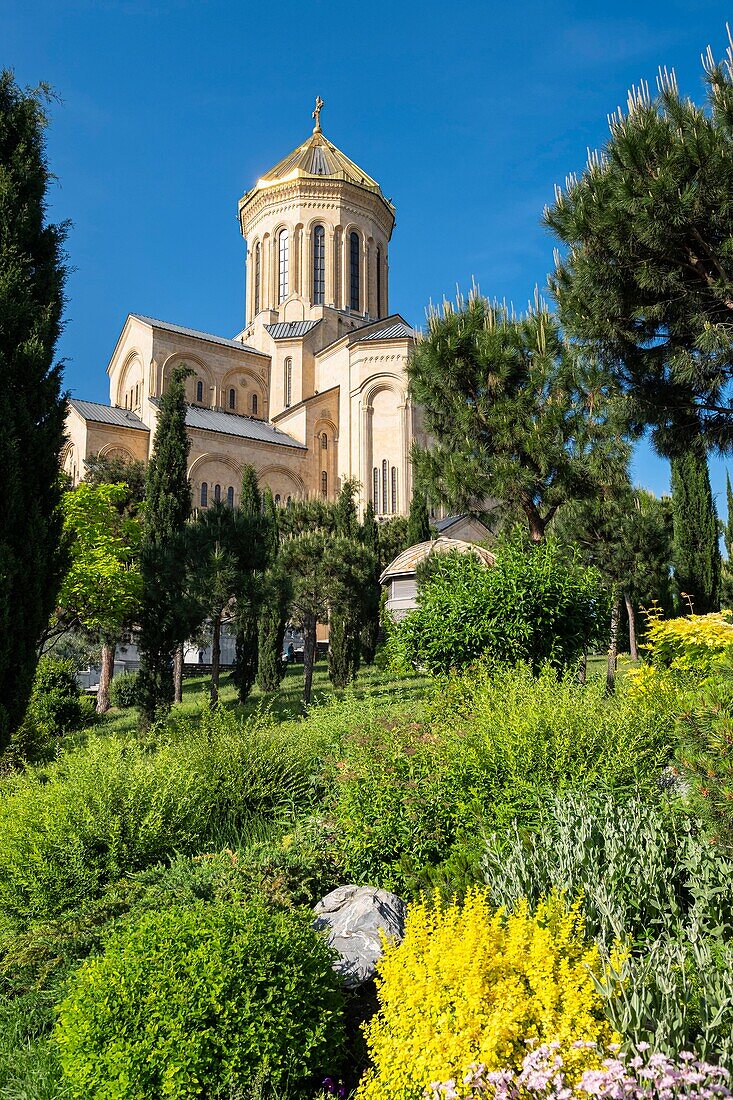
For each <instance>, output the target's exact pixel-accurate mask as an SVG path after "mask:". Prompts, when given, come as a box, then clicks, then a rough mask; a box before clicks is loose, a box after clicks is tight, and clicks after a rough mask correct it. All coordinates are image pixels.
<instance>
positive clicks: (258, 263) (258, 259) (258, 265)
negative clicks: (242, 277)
mask: <svg viewBox="0 0 733 1100" xmlns="http://www.w3.org/2000/svg"><path fill="white" fill-rule="evenodd" d="M261 275H262V251H261V249H260V242H259V241H258V242H257V244H256V245H255V277H254V278H255V310H254V312H255V317H256V316H257V314H258V313H259V312H260V278H261Z"/></svg>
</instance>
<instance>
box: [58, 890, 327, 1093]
mask: <svg viewBox="0 0 733 1100" xmlns="http://www.w3.org/2000/svg"><path fill="white" fill-rule="evenodd" d="M332 957H333V956H332V953H331V951H330V949H329V948H328V947H327V945H326V942H325V940H324V939H323V938H322V937H320V936H319V935H318V934H317V933H315V932H314V931H313V929H312V927H311V918H310V917H309V915H308V914H306V913H295V912H286V911H284V910H272V909H268V908H267V907H266V906H264V905H263V904H262V903H261V902H257V901H254V900H250V901H249V902H247V903H246V904H241V903H240V904H226V903H215V904H212V905H206V904H201V903H199V904H197V905H190V906H185V907H175V906H174V907H172V908H170V909H168V910H165V911H161V912H151V913H148V914H145V915H144V916H142V917H141V918H140V919H139V920H138V921H137V922H136V923H135V924H134V925H132V926H130V927H127V928H125V929H124V930H122V931H120V932H119V933H117V934H116V935H115V936H113V937H112V938H111V939H110V940H109V941H108V943H107V946H106V949H105V951H104V954H103V955H102V956H100V957H99V958H94V959H90V960H88V961H87V962H86V963H84V964H83V966H82V967H81V968H80V969H79V971H77V973H76V975H75V976H74V977H73V979H72V980H71V982H70V985H69V992H68V996H67V997H66V999H65V1000H64V1001H63V1002H62V1004H61V1005H60V1007H59V1012H58V1023H57V1026H56V1030H55V1037H56V1041H57V1044H58V1048H59V1052H60V1061H61V1065H62V1068H63V1071H64V1076H65V1078H66V1081H67V1082H68V1083H69V1085H70V1086H71V1095H72V1096H73V1097H78V1098H79V1100H82V1098H83V1100H86V1098H87V1097H89V1096H95V1097H98V1098H99V1100H103V1098H107V1100H112V1098H117V1097H119V1098H122V1097H132V1096H139V1097H152V1096H169V1097H172V1098H175V1100H187V1098H191V1100H194V1098H198V1097H200V1096H202V1095H207V1096H212V1095H217V1094H218V1091H217V1090H221V1092H222V1093H224V1092H225V1093H226V1095H229V1096H231V1095H238V1094H239V1091H238V1090H241V1094H242V1095H251V1092H249V1091H247V1090H248V1088H250V1087H251V1086H252V1085H253V1083H254V1082H255V1081H256V1080H257V1079H258V1077H259V1078H261V1076H262V1074H263V1072H266V1073H267V1074H268V1081H269V1082H270V1083H271V1084H272V1086H273V1087H275V1088H278V1087H279V1088H284V1087H285V1086H287V1087H288V1088H289V1089H290V1090H291V1093H290V1094H291V1095H293V1096H296V1095H308V1091H307V1090H308V1086H310V1090H309V1091H310V1094H311V1095H312V1092H313V1091H314V1090H313V1087H312V1086H313V1084H314V1082H315V1081H316V1080H317V1079H318V1080H320V1079H322V1077H323V1075H324V1073H326V1072H328V1071H330V1070H335V1071H338V1068H339V1064H340V1059H341V1053H342V1044H343V1024H342V1011H343V993H342V990H341V985H340V980H339V978H338V977H337V976H336V975H335V973H334V971H333V970H332V967H331V962H332Z"/></svg>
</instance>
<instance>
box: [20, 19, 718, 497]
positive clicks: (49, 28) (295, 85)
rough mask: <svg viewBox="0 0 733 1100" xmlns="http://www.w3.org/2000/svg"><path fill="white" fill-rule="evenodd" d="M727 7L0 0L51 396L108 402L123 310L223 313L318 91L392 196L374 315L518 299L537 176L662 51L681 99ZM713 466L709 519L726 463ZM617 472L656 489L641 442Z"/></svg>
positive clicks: (214, 322)
mask: <svg viewBox="0 0 733 1100" xmlns="http://www.w3.org/2000/svg"><path fill="white" fill-rule="evenodd" d="M730 16H731V9H730V7H727V8H726V5H724V4H722V3H712V2H707V0H694V2H693V0H665V2H663V3H662V2H656V0H654V2H646V3H639V2H638V0H637V2H636V3H633V4H632V3H630V2H620V0H617V2H616V3H614V4H612V5H611V4H600V3H593V2H589V0H586V2H585V3H584V2H569V0H568V2H560V3H551V2H550V3H547V2H546V3H539V2H535V0H531V2H526V3H521V2H519V3H517V2H514V3H509V2H504V0H501V2H493V3H491V2H480V0H463V2H462V3H454V4H450V3H447V2H445V0H443V2H440V3H438V2H436V0H425V2H423V3H420V4H417V3H411V2H405V0H392V2H390V3H387V2H384V0H370V2H368V3H367V2H365V3H362V4H361V5H356V4H354V3H351V4H349V3H344V2H342V3H340V4H337V3H333V2H332V0H308V2H307V3H306V2H302V3H294V2H292V0H280V2H279V3H277V4H275V3H272V4H265V3H261V2H257V0H249V2H243V0H210V2H206V0H194V2H186V0H160V2H149V0H77V2H67V0H51V2H49V0H32V2H28V0H25V2H24V3H20V2H17V0H2V2H1V3H0V32H1V33H0V65H2V66H6V65H7V66H10V67H12V68H14V69H15V72H16V76H17V78H18V80H19V81H20V82H21V83H23V84H35V83H37V82H38V81H41V80H44V81H48V82H49V83H51V84H52V85H53V87H54V88H55V90H56V91H57V93H58V94H59V95H60V97H61V99H62V102H61V103H58V104H55V105H54V106H53V110H52V118H53V125H52V128H51V131H50V135H49V155H50V160H51V165H52V168H53V170H54V172H55V173H56V175H57V176H58V184H57V186H56V187H55V189H54V192H53V195H52V204H51V214H52V216H53V217H55V218H69V219H71V221H72V222H73V228H72V230H71V233H70V237H69V245H68V248H69V254H70V262H71V264H72V265H73V268H74V271H73V274H72V276H71V278H70V280H69V287H68V293H69V306H68V311H67V318H68V320H67V326H66V330H65V333H64V336H63V340H62V344H61V349H60V351H61V354H62V356H63V357H64V358H65V360H66V382H67V385H68V387H69V389H70V390H71V391H72V392H73V393H74V394H76V395H77V396H80V397H86V398H88V399H91V400H99V401H106V400H108V390H107V386H106V374H105V367H106V365H107V362H108V360H109V357H110V355H111V353H112V350H113V348H114V344H115V341H116V339H117V336H118V334H119V331H120V328H121V326H122V323H123V321H124V318H125V316H126V314H127V313H128V312H140V313H145V314H149V315H152V316H156V317H160V318H162V319H164V320H167V321H171V322H173V323H176V324H185V325H190V326H192V327H196V328H201V329H204V330H206V331H209V332H214V333H219V334H222V335H233V334H234V333H235V332H236V331H237V330H238V329H239V328H241V326H242V319H243V309H244V303H243V287H244V277H243V273H244V244H243V241H242V239H241V237H240V236H239V232H238V226H237V220H236V208H237V200H238V198H239V197H240V195H241V194H242V193H243V192H244V191H245V190H247V189H248V188H249V187H250V186H251V185H252V183H253V182H254V181H255V180H256V179H257V177H258V176H259V175H261V173H262V172H263V171H264V170H266V169H267V168H269V167H271V166H272V165H273V164H274V163H275V162H276V161H278V160H279V159H280V158H281V157H282V156H284V155H285V154H286V153H287V152H289V151H290V150H291V149H292V148H294V147H295V146H296V145H298V144H299V143H300V142H301V141H303V140H304V138H305V137H306V136H307V135H308V134H309V132H310V129H311V126H312V121H311V117H310V112H311V110H312V108H313V100H314V98H315V96H316V94H319V95H321V96H322V98H323V99H324V100H325V104H326V105H325V108H324V111H323V116H322V122H323V128H324V132H325V133H326V135H327V137H329V138H330V139H331V140H332V141H334V142H335V143H336V144H337V145H338V146H340V148H342V149H343V150H344V152H345V153H347V155H349V156H350V157H352V158H353V159H354V160H356V161H357V163H359V164H361V165H362V166H363V167H364V169H365V170H366V171H367V172H369V173H370V174H371V175H372V176H374V177H375V178H376V179H378V180H379V181H380V183H381V184H382V187H383V189H384V191H385V194H386V195H387V196H388V197H391V198H392V200H393V201H394V203H395V205H396V207H397V226H396V229H395V233H394V236H393V239H392V245H391V250H390V305H391V307H392V309H393V310H394V311H399V312H401V313H402V314H403V315H404V316H405V317H407V318H408V319H409V320H410V321H412V322H413V323H415V324H418V325H419V324H421V323H422V321H423V319H424V315H425V307H426V305H427V304H428V302H429V301H430V300H431V299H432V300H434V301H438V300H440V299H441V298H442V297H443V296H444V295H447V296H449V297H450V296H453V295H454V294H455V288H456V285H457V284H458V285H460V286H461V287H464V288H466V287H468V286H469V285H470V282H471V279H472V278H473V279H475V280H476V282H477V283H478V284H479V285H480V287H481V289H482V290H483V291H484V292H485V293H486V294H488V295H489V296H492V297H493V296H495V295H496V296H498V297H501V298H504V297H505V298H507V299H509V300H512V301H514V302H515V304H516V305H517V306H519V307H522V306H524V304H525V303H526V302H527V300H528V299H529V298H530V297H531V295H532V293H533V288H534V286H535V284H539V285H540V286H541V287H542V286H543V285H544V283H545V279H546V274H547V271H548V270H549V269H550V267H551V266H552V250H553V240H552V239H551V238H550V237H549V235H548V234H547V233H546V231H545V230H544V229H543V228H542V226H541V224H540V215H541V211H542V208H543V206H544V204H545V203H546V202H548V201H551V199H552V194H553V186H554V184H555V183H556V182H562V181H563V180H564V178H565V176H566V174H567V173H568V172H570V171H573V170H581V169H582V167H583V165H584V162H585V157H586V149H587V148H588V147H597V146H599V145H600V144H601V143H602V142H603V141H604V139H605V136H606V133H607V123H606V118H607V115H608V114H609V113H610V112H612V111H613V110H614V109H615V108H616V107H617V106H618V105H619V104H622V103H624V102H625V98H626V90H627V88H628V87H629V85H630V84H632V83H635V82H637V81H638V80H639V79H640V78H645V79H648V80H650V81H653V79H654V76H655V74H656V70H657V67H658V66H659V65H660V64H663V65H667V66H668V67H674V68H675V69H676V71H677V74H678V79H679V81H680V84H681V86H682V88H683V89H684V90H685V91H687V92H689V93H690V94H691V95H693V96H699V95H700V93H701V85H702V81H701V66H700V54H701V52H702V51H703V50H704V49H705V47H706V46H707V45H708V43H710V44H711V45H712V46H713V50H714V52H715V53H716V55H721V54H722V53H723V51H724V48H725V45H726V31H725V21H726V18H730ZM730 466H731V469H733V460H731V461H730ZM711 473H712V480H713V489H714V491H715V492H716V495H717V500H718V505H719V508H720V510H721V512H722V511H724V506H725V499H724V491H723V490H724V484H725V463H724V462H723V461H721V460H719V459H713V461H712V463H711ZM634 474H635V479H636V480H637V481H638V482H639V483H640V484H643V485H646V486H648V487H649V488H651V489H653V490H654V491H655V492H664V491H667V488H668V483H669V473H668V467H667V464H666V462H663V461H661V460H660V459H658V458H657V457H656V456H655V455H654V454H653V453H652V452H651V450H650V448H648V447H647V446H644V445H641V446H640V447H639V448H638V450H637V454H636V459H635V465H634Z"/></svg>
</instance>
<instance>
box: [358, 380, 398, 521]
mask: <svg viewBox="0 0 733 1100" xmlns="http://www.w3.org/2000/svg"><path fill="white" fill-rule="evenodd" d="M405 401H406V398H405V391H404V389H403V387H402V386H401V385H400V383H399V381H398V380H397V379H396V378H394V377H390V376H384V375H383V376H381V377H378V378H371V379H368V380H367V382H366V383H365V386H364V387H363V390H362V409H363V416H364V431H365V437H366V438H365V443H366V446H365V449H364V460H365V468H364V469H363V471H362V478H361V480H362V483H363V484H364V487H365V490H366V492H367V493H368V494H369V496H370V497H371V499H372V503H373V505H374V510H375V512H377V514H378V515H390V514H394V513H398V514H399V513H400V512H404V508H405V495H406V489H407V477H408V475H407V465H406V463H407V459H406V446H407V441H406V425H405Z"/></svg>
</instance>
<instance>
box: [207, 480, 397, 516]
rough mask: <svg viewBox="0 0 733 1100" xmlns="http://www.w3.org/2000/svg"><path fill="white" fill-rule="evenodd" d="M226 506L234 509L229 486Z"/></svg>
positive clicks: (232, 492) (232, 495) (231, 489)
mask: <svg viewBox="0 0 733 1100" xmlns="http://www.w3.org/2000/svg"><path fill="white" fill-rule="evenodd" d="M227 504H228V505H229V507H230V508H233V507H234V489H233V488H232V487H231V485H230V486H229V488H228V489H227ZM393 511H394V509H393Z"/></svg>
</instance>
